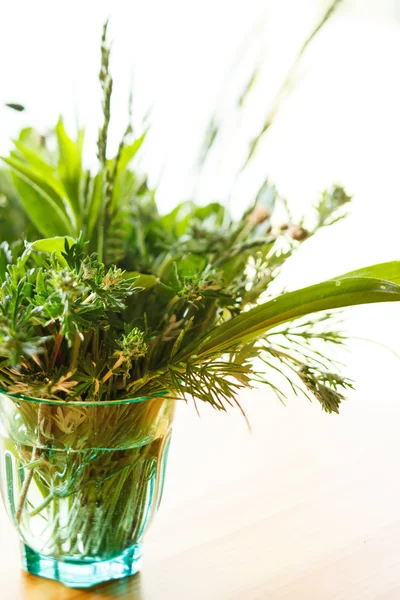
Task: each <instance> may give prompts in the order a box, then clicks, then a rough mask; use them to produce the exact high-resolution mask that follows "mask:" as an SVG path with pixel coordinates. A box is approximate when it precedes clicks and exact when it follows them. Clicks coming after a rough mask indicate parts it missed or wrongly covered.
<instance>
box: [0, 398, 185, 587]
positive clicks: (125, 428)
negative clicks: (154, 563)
mask: <svg viewBox="0 0 400 600" xmlns="http://www.w3.org/2000/svg"><path fill="white" fill-rule="evenodd" d="M173 412H174V402H173V401H172V400H170V399H169V398H168V396H167V395H159V396H157V397H150V398H139V399H134V400H125V401H115V402H70V403H68V402H56V401H54V402H53V401H47V400H37V399H31V398H25V397H12V396H11V395H7V394H4V393H3V394H0V481H1V492H2V496H3V500H4V504H5V506H6V509H7V512H8V514H9V516H10V518H11V520H12V521H13V523H14V525H15V527H16V528H17V530H18V532H19V534H20V537H21V542H22V553H23V564H24V567H25V569H26V570H28V571H29V572H30V573H33V574H35V575H41V576H43V577H47V578H50V579H56V580H58V581H60V582H61V583H63V584H65V585H68V586H71V587H90V586H92V585H95V584H97V583H100V582H102V581H106V580H108V579H116V578H119V577H125V576H127V575H132V574H134V573H136V572H137V571H138V570H139V569H140V565H141V559H142V541H143V536H144V534H145V532H146V529H147V527H148V526H149V523H150V521H151V519H152V518H153V517H154V515H155V513H156V511H157V509H158V506H159V503H160V500H161V495H162V491H163V485H164V477H165V467H166V460H167V453H168V446H169V440H170V435H171V427H172V419H173Z"/></svg>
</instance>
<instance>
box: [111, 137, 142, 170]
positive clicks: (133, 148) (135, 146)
mask: <svg viewBox="0 0 400 600" xmlns="http://www.w3.org/2000/svg"><path fill="white" fill-rule="evenodd" d="M145 137H146V132H145V133H143V134H142V135H141V136H140V137H139V138H137V140H135V141H134V142H133V143H132V144H129V146H124V148H122V150H121V155H120V157H119V161H118V174H119V173H122V171H123V170H124V169H126V167H127V166H128V165H129V163H130V162H131V160H133V158H134V157H135V156H136V153H137V152H138V150H139V149H140V147H141V145H142V144H143V141H144V138H145Z"/></svg>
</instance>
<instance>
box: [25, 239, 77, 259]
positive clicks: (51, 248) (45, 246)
mask: <svg viewBox="0 0 400 600" xmlns="http://www.w3.org/2000/svg"><path fill="white" fill-rule="evenodd" d="M66 241H67V242H68V243H69V245H70V246H72V244H74V243H75V241H76V240H74V238H72V237H70V236H68V235H67V236H56V237H52V238H45V239H43V240H36V242H33V243H32V244H31V245H30V246H31V248H33V249H34V250H38V251H39V252H46V253H47V254H52V253H53V252H57V254H62V253H63V252H64V250H65V242H66Z"/></svg>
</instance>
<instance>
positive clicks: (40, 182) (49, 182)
mask: <svg viewBox="0 0 400 600" xmlns="http://www.w3.org/2000/svg"><path fill="white" fill-rule="evenodd" d="M3 160H4V162H5V163H7V164H8V165H9V166H10V167H12V169H14V171H17V173H20V174H21V175H23V176H24V177H25V179H27V180H29V181H31V182H32V183H33V184H35V185H36V186H37V187H38V188H40V189H41V190H43V192H44V193H45V194H46V195H47V196H50V198H52V200H54V202H55V203H56V204H57V206H58V207H59V208H60V209H61V210H63V211H64V212H65V205H64V203H63V201H62V198H61V196H62V195H65V190H64V189H63V187H62V185H61V184H60V183H59V182H57V180H56V179H54V178H53V177H50V176H48V175H47V174H44V175H43V174H41V173H40V172H38V171H37V170H36V169H34V168H32V167H31V166H29V165H27V164H25V163H23V162H21V161H20V160H18V159H17V158H14V157H12V156H10V157H9V158H5V157H3Z"/></svg>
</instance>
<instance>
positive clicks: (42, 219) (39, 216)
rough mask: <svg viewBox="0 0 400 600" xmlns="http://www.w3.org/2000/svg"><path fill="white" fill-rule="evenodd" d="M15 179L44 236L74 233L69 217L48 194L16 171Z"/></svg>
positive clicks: (28, 211)
mask: <svg viewBox="0 0 400 600" xmlns="http://www.w3.org/2000/svg"><path fill="white" fill-rule="evenodd" d="M13 181H14V185H15V187H16V189H17V192H18V194H19V197H20V200H21V203H22V204H23V206H24V209H25V211H26V213H27V215H28V216H29V218H30V219H31V221H32V223H33V224H34V225H35V227H36V228H37V229H38V231H40V233H41V234H42V235H43V236H44V237H53V236H58V235H69V234H73V228H72V225H71V223H70V221H69V220H68V217H67V216H66V215H65V213H64V212H63V211H62V210H61V208H60V207H59V206H58V205H57V203H56V202H55V201H54V200H53V199H52V198H51V197H50V196H49V195H48V194H46V193H45V192H44V191H43V190H41V189H40V188H39V187H38V186H37V185H35V184H34V183H33V182H32V181H28V180H27V179H25V178H24V177H23V176H20V175H17V174H16V173H14V175H13Z"/></svg>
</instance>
